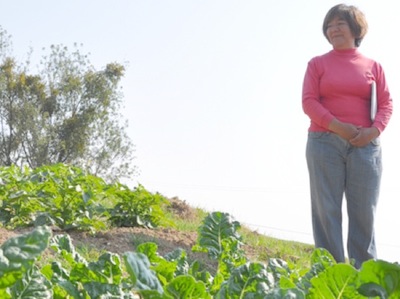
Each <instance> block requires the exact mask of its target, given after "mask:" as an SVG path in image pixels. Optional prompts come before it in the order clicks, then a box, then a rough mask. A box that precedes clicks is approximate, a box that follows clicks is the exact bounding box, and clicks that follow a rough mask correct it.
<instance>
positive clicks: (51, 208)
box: [0, 164, 172, 232]
mask: <svg viewBox="0 0 400 299" xmlns="http://www.w3.org/2000/svg"><path fill="white" fill-rule="evenodd" d="M0 177H1V184H0V203H1V206H0V222H1V223H3V225H4V226H6V227H7V228H17V227H23V226H25V227H26V226H39V225H52V226H57V227H59V228H60V229H62V230H65V231H67V230H72V229H74V230H86V231H92V232H96V231H99V230H104V229H106V228H108V227H109V226H143V227H149V228H153V227H157V226H159V225H172V223H171V222H170V221H168V218H167V217H166V216H165V215H164V212H163V207H165V206H166V205H168V204H169V201H168V200H167V199H166V198H165V197H163V196H162V195H160V194H151V193H150V192H148V191H147V190H146V189H145V188H144V187H143V186H141V185H140V186H138V187H137V188H136V189H134V190H131V189H129V188H128V187H127V186H125V185H122V184H120V183H114V184H111V185H110V184H107V183H106V182H105V181H104V180H103V179H101V178H99V177H96V176H93V175H90V174H88V173H86V172H85V171H83V170H82V169H80V168H77V167H73V166H69V165H65V164H56V165H51V166H42V167H39V168H36V169H34V170H32V169H30V168H23V169H20V168H18V167H16V166H14V165H13V166H10V167H2V168H0Z"/></svg>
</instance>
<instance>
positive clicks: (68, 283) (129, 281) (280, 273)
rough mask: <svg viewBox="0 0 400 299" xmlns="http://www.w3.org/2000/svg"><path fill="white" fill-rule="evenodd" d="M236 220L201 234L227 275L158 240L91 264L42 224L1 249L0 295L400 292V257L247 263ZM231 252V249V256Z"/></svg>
mask: <svg viewBox="0 0 400 299" xmlns="http://www.w3.org/2000/svg"><path fill="white" fill-rule="evenodd" d="M228 219H231V217H230V216H229V215H228V214H224V213H220V212H215V213H211V214H210V215H209V216H207V217H206V218H205V219H204V222H203V226H202V228H199V234H200V236H199V240H198V245H199V246H200V244H202V245H201V246H203V247H202V248H203V250H204V251H205V252H208V253H210V254H211V255H212V256H214V258H215V259H216V260H217V261H218V263H223V264H225V265H226V264H228V265H229V271H227V272H224V273H221V271H222V269H224V270H228V267H227V266H224V267H220V266H219V267H218V269H217V271H216V273H210V272H206V271H204V270H203V271H200V268H201V267H199V264H198V262H197V261H194V262H192V263H189V261H188V259H187V256H186V253H185V252H184V251H183V250H182V249H179V248H177V249H176V250H174V251H173V252H171V253H169V254H167V255H165V256H164V257H162V256H160V255H159V254H158V253H157V245H156V244H155V243H143V244H141V245H140V246H138V248H137V250H136V251H135V252H126V253H124V254H123V255H122V257H120V256H119V255H117V254H114V253H111V252H106V253H104V254H102V255H101V256H100V257H99V258H98V260H97V261H91V262H88V261H86V260H85V259H84V258H83V257H82V256H80V255H79V253H77V252H76V250H75V248H74V246H73V244H72V241H71V239H70V237H69V236H68V235H57V236H52V235H51V230H50V229H49V228H48V227H46V226H40V227H37V228H35V229H34V230H33V231H31V232H30V233H27V234H25V235H21V236H18V237H14V238H11V239H9V240H7V241H6V242H5V243H4V244H3V245H2V246H1V247H0V298H5V299H9V298H21V299H23V298H44V299H45V298H77V299H78V298H79V299H81V298H126V299H130V298H161V299H173V298H193V299H200V298H202V299H208V298H220V299H222V298H232V299H233V298H238V299H239V298H240V299H241V298H267V299H268V298H271V299H272V298H274V299H279V298H286V299H287V298H326V299H334V298H335V299H337V298H343V299H344V298H399V297H400V280H399V277H400V266H399V265H398V264H397V263H389V262H385V261H382V260H370V261H367V262H365V263H364V264H363V265H362V267H361V269H359V270H358V269H355V268H354V267H353V266H352V265H351V264H344V263H339V264H338V263H336V262H335V261H334V259H333V257H332V256H331V255H330V254H329V253H328V252H327V251H326V250H323V249H316V250H315V251H314V252H313V254H312V256H311V267H310V268H309V269H292V268H290V267H289V266H288V264H287V263H286V262H285V261H283V260H280V259H270V260H269V261H268V263H266V264H264V263H261V262H251V261H247V260H246V258H245V257H244V256H243V254H242V251H240V250H239V251H238V256H240V258H239V259H238V258H237V257H236V256H235V254H234V253H233V252H232V251H234V248H237V246H236V245H235V246H231V247H229V246H224V245H223V244H226V243H230V242H232V243H236V241H237V239H240V236H239V235H237V232H236V228H237V227H238V223H236V222H235V221H231V220H229V221H228ZM205 226H207V227H208V228H207V229H205ZM227 240H228V241H227ZM197 249H198V248H197ZM216 249H218V250H217V251H215V250H216ZM45 250H53V251H54V253H55V255H56V258H55V260H54V261H52V262H49V263H48V264H45V265H42V266H41V267H40V268H39V266H38V263H37V261H38V259H40V257H41V255H42V254H43V253H44V251H45ZM225 250H227V251H231V252H229V253H228V254H226V255H225V254H224V253H223V251H225ZM227 257H228V258H227ZM228 260H229V262H227V261H228ZM299 273H303V274H302V275H300V274H299Z"/></svg>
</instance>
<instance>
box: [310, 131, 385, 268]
mask: <svg viewBox="0 0 400 299" xmlns="http://www.w3.org/2000/svg"><path fill="white" fill-rule="evenodd" d="M306 158H307V166H308V171H309V175H310V188H311V189H310V193H311V209H312V210H311V215H312V226H313V234H314V241H315V246H316V247H322V248H325V249H327V250H328V251H329V252H330V253H331V254H332V255H333V257H334V258H335V259H336V261H337V262H344V261H345V254H344V249H343V236H342V201H343V196H345V198H346V203H347V214H348V224H349V227H348V236H347V252H348V257H349V258H350V259H353V260H354V261H355V267H357V268H359V267H360V266H361V264H362V263H363V262H364V261H366V260H369V259H376V247H375V234H374V219H375V211H376V205H377V202H378V197H379V187H380V181H381V175H382V151H381V147H380V143H379V138H377V139H375V140H373V141H372V142H370V143H369V144H368V145H367V146H365V147H353V146H352V145H351V144H350V143H349V142H348V141H346V140H344V139H343V138H341V137H339V136H338V135H336V134H334V133H328V132H309V133H308V140H307V148H306Z"/></svg>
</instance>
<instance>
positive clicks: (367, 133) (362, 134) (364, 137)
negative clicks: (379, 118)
mask: <svg viewBox="0 0 400 299" xmlns="http://www.w3.org/2000/svg"><path fill="white" fill-rule="evenodd" d="M378 136H379V130H378V129H377V128H375V127H370V128H360V129H359V132H358V134H357V135H356V136H355V137H354V138H351V139H350V140H349V142H350V144H351V145H353V146H356V147H363V146H366V145H367V144H368V143H370V142H371V140H373V139H375V138H377V137H378Z"/></svg>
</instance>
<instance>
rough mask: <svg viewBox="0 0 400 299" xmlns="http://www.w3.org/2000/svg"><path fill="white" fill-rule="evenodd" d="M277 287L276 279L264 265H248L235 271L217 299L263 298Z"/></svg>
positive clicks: (223, 285)
mask: <svg viewBox="0 0 400 299" xmlns="http://www.w3.org/2000/svg"><path fill="white" fill-rule="evenodd" d="M274 285H275V281H274V277H273V275H272V274H271V273H268V271H267V268H266V266H265V265H264V264H262V263H246V264H245V265H242V266H240V267H238V268H237V269H235V270H234V271H233V272H232V274H231V276H230V277H229V279H228V280H227V281H226V282H224V283H223V284H222V286H221V290H220V291H219V292H218V294H217V298H221V299H222V298H242V296H243V295H244V294H246V296H248V298H252V297H254V298H262V297H256V296H262V295H266V294H267V293H268V291H269V290H271V288H272V287H273V286H274Z"/></svg>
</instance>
